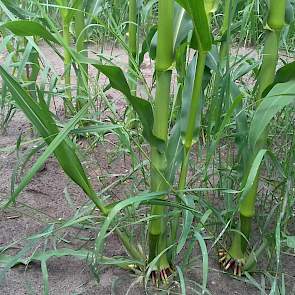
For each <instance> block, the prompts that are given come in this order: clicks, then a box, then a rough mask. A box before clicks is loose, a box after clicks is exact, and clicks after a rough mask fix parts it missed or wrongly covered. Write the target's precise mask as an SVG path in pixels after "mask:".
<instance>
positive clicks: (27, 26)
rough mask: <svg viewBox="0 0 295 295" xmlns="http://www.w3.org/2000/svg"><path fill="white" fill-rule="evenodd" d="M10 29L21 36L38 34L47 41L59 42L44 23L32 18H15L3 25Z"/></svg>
mask: <svg viewBox="0 0 295 295" xmlns="http://www.w3.org/2000/svg"><path fill="white" fill-rule="evenodd" d="M2 26H3V27H4V28H6V29H8V30H10V31H11V32H12V33H13V34H15V35H17V36H21V37H28V36H38V37H42V38H44V40H46V41H51V42H54V43H57V44H59V42H58V41H57V39H56V38H55V37H54V36H53V34H51V33H50V32H49V31H48V30H47V29H46V28H45V27H44V26H43V25H41V24H40V23H38V22H36V21H31V20H14V21H8V22H6V23H4V24H3V25H2Z"/></svg>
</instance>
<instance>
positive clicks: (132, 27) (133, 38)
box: [128, 0, 137, 95]
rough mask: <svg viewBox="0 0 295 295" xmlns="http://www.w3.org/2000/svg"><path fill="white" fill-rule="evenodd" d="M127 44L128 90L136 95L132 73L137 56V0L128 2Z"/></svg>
mask: <svg viewBox="0 0 295 295" xmlns="http://www.w3.org/2000/svg"><path fill="white" fill-rule="evenodd" d="M128 38H129V39H128V44H129V54H130V56H129V75H130V76H131V79H130V81H129V83H130V89H131V93H132V94H133V95H136V77H134V75H132V73H133V71H134V65H133V63H134V60H135V59H136V55H137V0H129V26H128Z"/></svg>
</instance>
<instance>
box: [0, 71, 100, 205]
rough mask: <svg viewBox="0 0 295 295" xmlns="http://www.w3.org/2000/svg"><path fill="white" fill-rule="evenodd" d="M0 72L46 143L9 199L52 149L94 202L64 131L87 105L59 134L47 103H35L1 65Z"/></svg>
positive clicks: (68, 130)
mask: <svg viewBox="0 0 295 295" xmlns="http://www.w3.org/2000/svg"><path fill="white" fill-rule="evenodd" d="M0 75H1V76H2V78H3V80H4V81H5V82H6V84H7V86H8V88H9V90H10V92H11V93H12V98H13V99H14V101H15V103H16V104H17V105H18V107H19V108H20V109H21V110H22V111H23V112H24V113H25V115H26V116H27V118H28V119H29V120H30V121H31V123H32V124H33V125H34V126H35V128H36V129H37V130H38V132H39V133H40V135H41V136H42V137H43V139H44V140H45V142H46V143H47V144H48V145H49V147H48V148H47V149H46V151H45V152H44V154H43V155H42V156H41V158H39V160H38V161H37V162H36V163H35V165H34V166H33V167H32V168H31V169H33V170H31V173H28V174H27V175H26V177H25V178H24V179H23V181H22V183H21V185H19V188H18V189H16V191H15V192H14V194H13V196H12V201H15V198H16V197H17V195H18V194H19V193H20V192H21V190H22V189H23V188H24V186H25V185H26V184H27V183H28V182H29V181H30V180H31V179H32V177H33V176H34V174H35V173H36V172H37V171H38V170H39V168H40V167H41V165H42V164H43V163H44V162H45V161H46V159H47V158H48V157H49V156H50V154H51V153H53V152H54V154H55V156H56V158H57V160H58V162H59V164H60V165H61V167H62V168H63V170H64V172H65V173H66V174H67V175H68V176H69V177H70V178H71V179H72V180H73V181H74V182H75V183H76V184H78V185H79V186H80V187H81V188H82V189H83V190H84V192H85V193H86V194H87V196H89V197H90V198H91V199H92V200H93V201H94V202H96V196H95V193H94V191H93V189H92V187H91V184H90V182H89V180H88V178H87V176H86V173H85V171H84V169H83V167H82V164H81V162H80V160H79V158H78V157H77V155H76V153H75V149H74V146H73V144H72V143H71V141H70V140H69V139H68V138H67V134H68V133H69V132H70V131H71V130H72V129H74V126H75V125H76V124H77V122H78V121H79V120H80V118H81V117H82V116H83V115H84V113H85V112H86V110H87V107H88V105H86V106H85V107H83V108H82V109H81V111H80V112H79V113H78V114H77V115H76V116H75V117H74V118H73V119H72V120H71V121H70V122H69V123H68V124H67V125H66V126H65V127H64V129H63V131H62V132H60V133H59V129H58V127H57V125H56V123H55V121H54V119H53V117H52V114H51V113H50V111H49V109H48V107H47V105H46V104H44V103H43V104H41V103H40V104H38V103H37V102H36V101H35V100H33V99H32V97H31V96H30V95H29V94H28V93H27V92H26V91H25V90H24V89H23V88H22V87H21V86H20V85H19V84H18V82H17V81H16V80H15V79H14V78H13V77H11V76H10V75H9V73H7V72H6V71H5V70H4V69H3V68H2V67H1V66H0Z"/></svg>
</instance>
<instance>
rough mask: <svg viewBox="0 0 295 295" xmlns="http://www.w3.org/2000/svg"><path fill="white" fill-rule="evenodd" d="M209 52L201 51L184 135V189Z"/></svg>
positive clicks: (174, 229) (174, 234)
mask: <svg viewBox="0 0 295 295" xmlns="http://www.w3.org/2000/svg"><path fill="white" fill-rule="evenodd" d="M206 57H207V52H199V56H198V62H197V65H196V74H195V81H194V87H193V93H192V98H191V105H190V113H189V117H188V124H187V129H186V133H185V136H184V140H183V144H184V158H183V161H182V165H181V171H180V177H179V183H178V189H179V190H180V191H183V190H184V189H185V187H186V178H187V173H188V166H189V158H190V151H191V148H192V145H193V143H194V142H193V141H194V131H195V128H196V120H197V115H198V114H200V113H201V107H202V83H203V76H204V70H205V64H206ZM179 218H180V214H178V215H177V216H176V217H175V218H174V220H173V222H172V234H171V235H172V241H173V242H174V241H176V239H177V229H178V224H179Z"/></svg>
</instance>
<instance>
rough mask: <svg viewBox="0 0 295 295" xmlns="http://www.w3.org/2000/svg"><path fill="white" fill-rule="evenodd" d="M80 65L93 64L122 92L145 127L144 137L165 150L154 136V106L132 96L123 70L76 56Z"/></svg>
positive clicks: (113, 86) (160, 141) (162, 144)
mask: <svg viewBox="0 0 295 295" xmlns="http://www.w3.org/2000/svg"><path fill="white" fill-rule="evenodd" d="M76 58H77V60H78V61H79V62H80V63H82V64H83V63H85V64H91V65H92V66H94V67H95V68H97V69H98V70H99V71H100V72H101V73H103V74H104V75H105V76H106V77H108V79H109V81H110V84H111V86H112V88H114V89H116V90H118V91H120V92H121V93H122V94H124V96H125V97H126V99H127V100H128V102H129V103H130V104H131V105H132V107H133V109H134V110H135V112H136V113H137V114H138V117H139V120H140V121H141V123H142V125H143V136H144V137H145V138H146V140H147V141H148V142H149V143H150V144H151V145H154V146H157V148H158V149H159V150H161V151H163V150H164V142H163V141H162V140H161V139H159V138H157V137H156V136H155V135H154V134H153V126H154V115H153V109H152V105H151V104H150V102H149V101H147V100H144V99H142V98H139V97H137V96H134V95H132V94H131V91H130V88H129V85H128V82H127V79H126V77H125V75H124V73H123V71H122V69H121V68H119V67H117V66H113V65H102V64H99V63H98V62H97V61H95V60H93V59H89V58H86V57H85V56H82V55H79V54H78V55H76Z"/></svg>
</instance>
